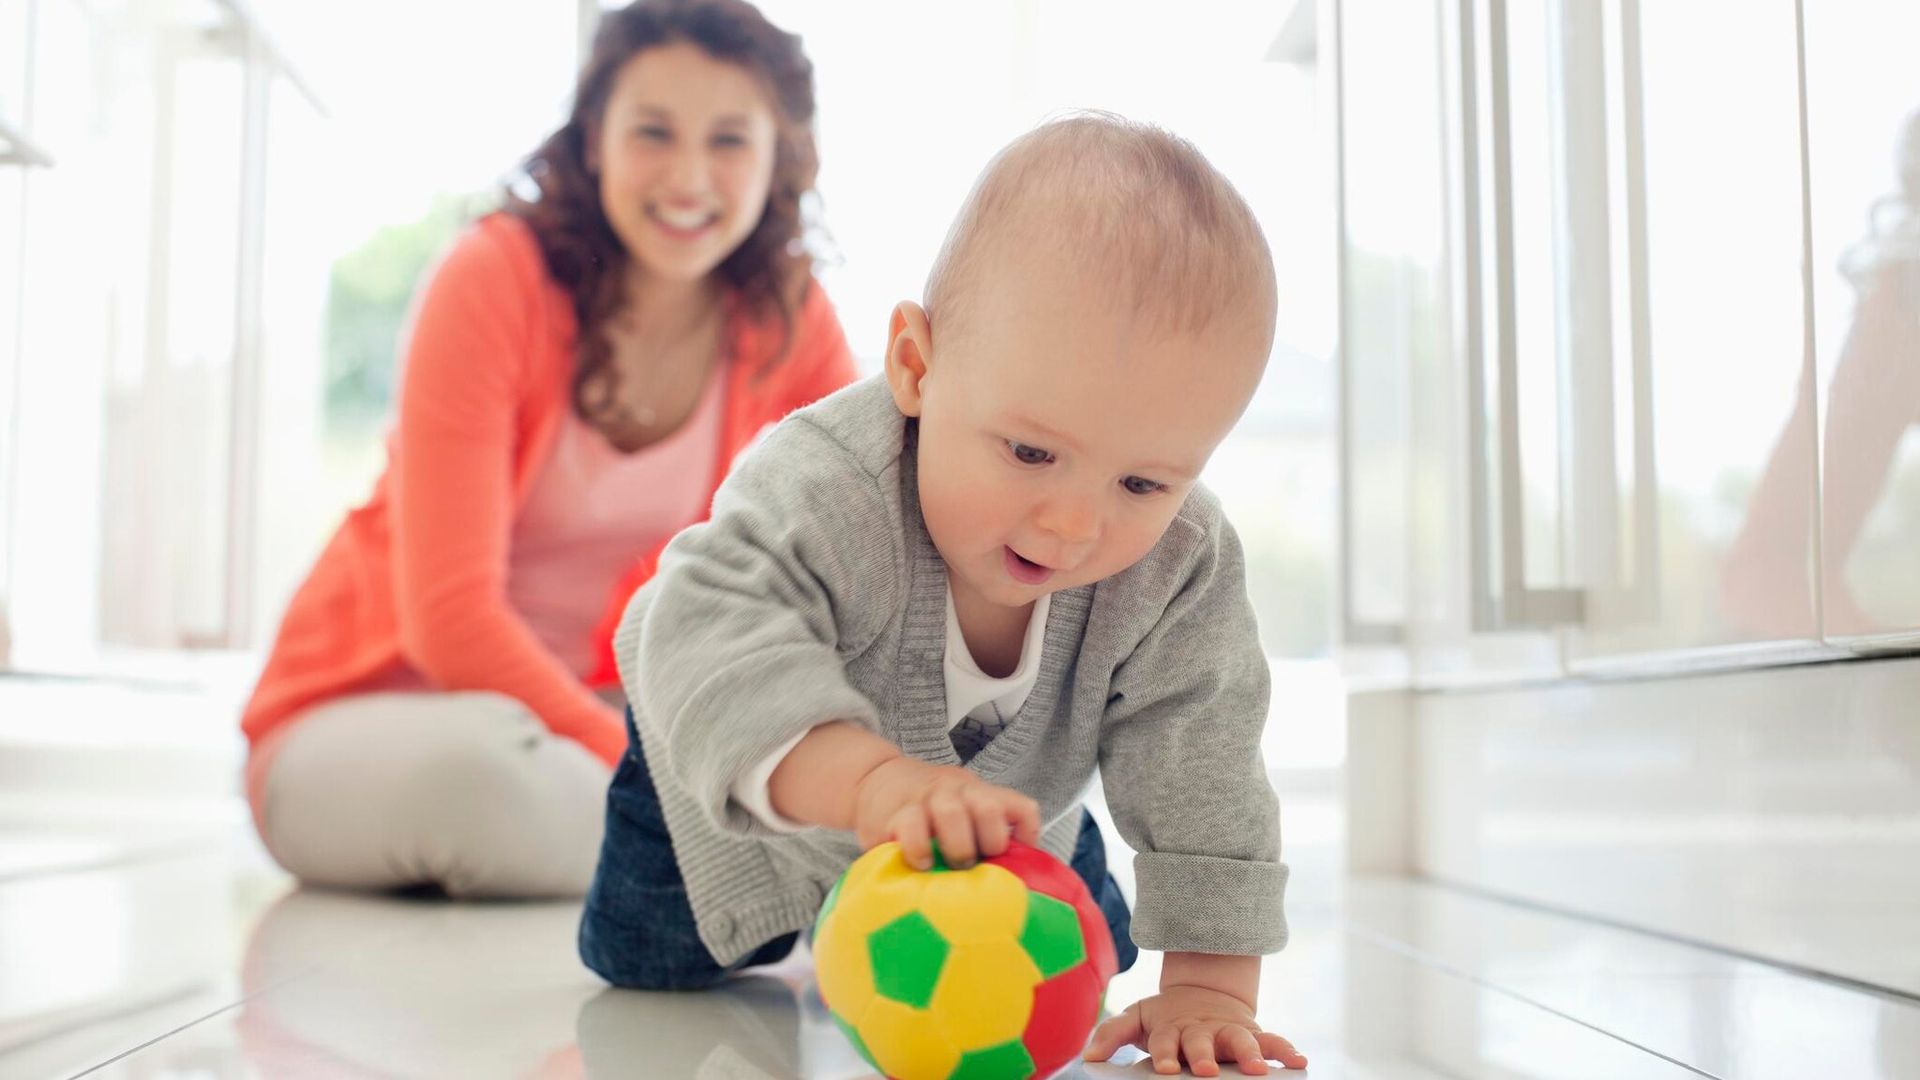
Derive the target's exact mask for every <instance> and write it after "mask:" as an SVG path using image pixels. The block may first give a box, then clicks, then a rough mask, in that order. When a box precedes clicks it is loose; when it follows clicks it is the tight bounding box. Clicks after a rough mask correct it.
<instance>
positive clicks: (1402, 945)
mask: <svg viewBox="0 0 1920 1080" xmlns="http://www.w3.org/2000/svg"><path fill="white" fill-rule="evenodd" d="M1346 931H1347V933H1348V934H1351V935H1353V936H1354V937H1357V938H1359V939H1360V940H1362V941H1366V942H1369V943H1371V944H1373V945H1377V946H1379V947H1380V948H1383V949H1386V950H1387V951H1388V952H1393V953H1398V954H1400V955H1401V956H1404V957H1406V958H1407V959H1409V960H1412V961H1414V962H1416V963H1418V964H1422V965H1424V966H1426V967H1430V968H1432V969H1434V970H1435V971H1439V972H1442V973H1444V974H1447V975H1451V976H1453V977H1454V978H1456V979H1460V980H1463V981H1465V982H1468V983H1471V984H1472V985H1474V986H1477V987H1479V988H1481V989H1482V990H1486V991H1488V992H1489V993H1494V994H1499V995H1500V996H1501V997H1504V998H1508V999H1510V1000H1513V1001H1517V1002H1520V1003H1521V1004H1522V1005H1527V1006H1530V1007H1532V1008H1535V1009H1539V1010H1540V1011H1541V1012H1544V1013H1547V1014H1548V1015H1550V1016H1557V1017H1559V1018H1560V1019H1562V1020H1565V1021H1567V1022H1568V1023H1570V1024H1575V1025H1578V1026H1580V1027H1583V1028H1586V1029H1587V1030H1588V1031H1591V1032H1593V1033H1595V1034H1597V1035H1601V1036H1603V1037H1605V1038H1608V1039H1612V1040H1613V1041H1614V1042H1617V1043H1619V1044H1621V1045H1622V1046H1630V1047H1632V1048H1634V1049H1635V1050H1638V1051H1640V1052H1641V1053H1643V1054H1647V1055H1648V1056H1650V1057H1656V1058H1659V1059H1660V1060H1661V1061H1664V1062H1667V1063H1668V1064H1670V1065H1674V1066H1677V1067H1679V1068H1682V1069H1685V1070H1687V1071H1688V1072H1690V1073H1693V1074H1694V1075H1695V1076H1705V1077H1709V1078H1710V1080H1726V1077H1723V1076H1721V1075H1720V1074H1719V1073H1713V1072H1708V1071H1707V1070H1705V1069H1702V1068H1700V1067H1699V1066H1697V1065H1691V1064H1688V1063H1687V1062H1684V1061H1681V1060H1680V1059H1679V1058H1676V1057H1673V1056H1671V1055H1668V1054H1663V1053H1661V1052H1660V1051H1658V1050H1655V1049H1653V1048H1652V1047H1650V1046H1643V1045H1641V1044H1640V1043H1637V1042H1634V1041H1633V1040H1632V1039H1629V1038H1627V1037H1626V1036H1624V1035H1620V1034H1617V1033H1615V1032H1612V1031H1608V1030H1607V1029H1605V1028H1603V1027H1600V1026H1598V1025H1597V1024H1594V1023H1591V1022H1589V1021H1586V1020H1582V1019H1580V1018H1579V1017H1577V1016H1574V1015H1572V1014H1570V1013H1566V1012H1562V1011H1561V1010H1559V1009H1556V1008H1554V1007H1553V1006H1551V1005H1548V1004H1546V1003H1545V1002H1541V1001H1535V1000H1534V999H1532V998H1530V997H1528V996H1527V995H1525V994H1522V993H1519V992H1518V991H1515V990H1510V989H1508V988H1507V987H1504V986H1499V985H1497V984H1495V983H1493V982H1490V981H1488V980H1487V979H1486V978H1485V977H1483V976H1480V975H1476V974H1474V973H1473V972H1470V971H1467V970H1465V969H1464V968H1460V967H1457V966H1455V965H1453V964H1450V963H1448V962H1446V961H1444V960H1441V959H1440V958H1439V957H1437V956H1434V955H1433V954H1431V953H1428V952H1426V951H1424V950H1421V949H1418V948H1415V947H1414V946H1412V945H1409V944H1407V943H1406V942H1404V941H1400V940H1398V939H1396V938H1391V937H1388V936H1387V935H1385V934H1382V933H1380V932H1379V931H1377V930H1370V929H1367V928H1365V927H1361V926H1356V925H1354V924H1353V923H1351V922H1349V923H1347V926H1346Z"/></svg>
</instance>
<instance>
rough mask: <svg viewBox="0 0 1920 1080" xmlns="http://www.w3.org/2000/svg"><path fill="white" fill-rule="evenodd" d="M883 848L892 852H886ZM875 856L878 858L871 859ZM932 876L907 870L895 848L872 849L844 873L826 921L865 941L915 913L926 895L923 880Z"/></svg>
mask: <svg viewBox="0 0 1920 1080" xmlns="http://www.w3.org/2000/svg"><path fill="white" fill-rule="evenodd" d="M884 848H892V849H893V850H892V851H891V852H886V851H884V850H883V849H884ZM876 854H878V855H881V858H879V859H874V856H875V855H876ZM870 859H871V860H873V861H872V862H871V863H869V862H868V860H870ZM856 872H857V874H856ZM935 876H937V875H933V874H924V873H920V872H918V871H916V870H914V869H913V868H912V867H910V866H908V865H907V862H906V860H905V859H903V858H901V857H900V849H899V845H897V844H886V845H883V846H882V847H877V848H874V849H873V850H872V851H869V852H868V853H866V854H865V855H862V856H861V857H860V859H859V860H858V861H857V862H855V863H854V864H853V866H852V867H851V868H850V869H848V871H847V880H846V884H844V885H842V886H840V899H839V900H838V901H836V902H835V903H834V905H833V911H832V912H830V913H829V914H828V916H827V921H828V922H829V923H832V924H836V925H837V926H839V927H840V928H841V929H843V930H845V931H846V932H847V933H849V934H850V935H853V936H859V937H865V936H866V935H867V934H869V933H872V932H873V931H875V930H878V929H879V928H881V927H882V926H885V925H887V924H888V923H890V922H892V921H893V920H895V919H897V918H899V917H900V916H902V915H905V914H906V913H908V912H910V911H917V910H919V908H920V900H921V897H923V896H925V895H926V889H927V879H928V878H930V877H935Z"/></svg>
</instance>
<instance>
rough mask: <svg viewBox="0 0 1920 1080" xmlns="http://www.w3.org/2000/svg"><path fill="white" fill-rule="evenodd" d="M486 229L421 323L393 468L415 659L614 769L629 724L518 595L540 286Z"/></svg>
mask: <svg viewBox="0 0 1920 1080" xmlns="http://www.w3.org/2000/svg"><path fill="white" fill-rule="evenodd" d="M524 274H525V271H524V269H523V268H520V267H517V266H516V265H515V261H514V259H513V256H512V254H511V253H510V252H508V251H507V250H506V249H505V248H504V247H503V246H502V244H501V242H500V239H499V238H498V237H497V236H496V235H495V234H494V233H493V232H491V231H490V230H489V228H488V227H487V226H486V225H485V224H484V223H483V224H482V225H481V226H480V227H477V228H475V229H472V230H470V231H468V232H467V233H466V234H465V235H464V236H462V238H461V239H460V240H459V241H458V242H457V243H456V244H455V245H454V247H453V248H452V249H451V250H450V251H449V252H448V254H447V256H446V258H445V259H444V260H443V261H442V262H441V263H440V265H439V266H438V267H437V268H436V269H435V271H434V273H433V276H432V279H431V280H430V281H429V282H428V284H427V287H426V289H425V291H424V293H423V294H422V296H421V298H420V301H419V303H418V306H417V308H416V310H415V313H414V321H413V329H412V333H411V335H410V337H409V340H408V344H407V352H406V367H405V371H404V372H403V374H402V382H401V389H400V408H399V422H398V427H397V430H396V434H395V450H394V465H393V480H394V484H393V501H394V507H393V522H394V524H393V531H394V535H393V545H394V578H395V580H394V589H395V596H396V605H395V606H396V614H397V619H398V622H399V630H400V640H401V647H402V649H403V650H404V652H405V654H406V656H407V659H408V660H409V661H410V662H411V663H412V664H413V665H414V666H415V667H416V668H417V669H418V670H419V671H420V672H421V673H422V674H424V675H426V676H427V677H428V678H429V679H430V680H432V681H433V682H434V683H435V684H437V685H439V686H441V687H444V688H446V689H449V690H493V691H497V692H499V693H502V694H507V695H509V696H511V697H513V698H515V699H517V700H519V701H520V702H522V703H523V704H525V705H526V706H527V707H528V708H530V709H531V710H533V712H534V713H535V714H536V715H537V716H539V717H540V719H541V720H542V721H543V722H544V723H545V724H546V725H547V727H548V728H549V729H551V730H552V731H553V732H554V733H555V734H556V735H560V736H564V737H566V738H570V739H574V740H576V741H578V742H579V743H581V744H582V745H583V746H585V747H586V748H587V749H588V750H590V751H592V752H593V753H594V755H595V756H597V757H599V758H600V759H601V760H603V761H606V762H608V763H609V764H611V763H613V762H615V761H617V760H618V759H619V757H620V755H621V754H622V753H623V752H624V751H625V747H626V737H625V729H624V724H623V722H622V718H621V717H620V716H619V714H617V713H616V712H615V711H614V710H613V709H612V708H611V707H610V706H609V705H607V704H606V703H605V702H603V701H601V700H600V699H599V698H598V697H597V696H595V695H594V693H593V692H592V691H591V690H589V689H588V688H587V687H586V685H585V684H584V683H582V682H581V681H580V680H579V679H578V678H576V677H575V676H574V674H573V673H572V672H571V671H569V670H568V669H567V667H566V665H565V664H563V663H562V662H561V661H560V659H559V657H557V656H555V655H554V654H553V653H552V652H551V651H550V650H549V649H547V647H546V646H545V644H543V643H542V642H541V641H540V640H539V638H538V637H537V636H536V635H535V634H534V632H533V630H532V629H531V628H530V627H528V626H527V624H526V623H525V621H524V620H522V619H521V618H520V616H519V615H518V614H517V613H516V612H515V611H514V610H513V608H512V606H511V605H510V604H509V603H508V602H507V598H506V575H507V557H508V544H509V539H510V535H511V527H512V515H513V493H512V486H513V462H514V454H515V443H516V439H517V437H518V434H517V432H518V414H519V401H520V396H521V394H522V393H523V391H524V388H523V386H522V381H523V380H524V379H525V378H526V377H527V376H526V370H527V363H526V357H527V355H528V353H527V350H528V349H529V348H530V347H531V342H530V340H529V338H530V334H531V327H532V310H533V305H534V304H535V303H536V302H537V288H538V284H537V282H530V281H527V280H525V277H524Z"/></svg>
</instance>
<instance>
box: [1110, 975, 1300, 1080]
mask: <svg viewBox="0 0 1920 1080" xmlns="http://www.w3.org/2000/svg"><path fill="white" fill-rule="evenodd" d="M1128 1043H1132V1044H1133V1045H1135V1046H1137V1047H1139V1048H1140V1049H1142V1050H1145V1051H1146V1052H1147V1053H1149V1054H1151V1055H1153V1071H1154V1072H1157V1073H1177V1072H1179V1071H1180V1061H1181V1059H1182V1058H1183V1057H1184V1058H1185V1059H1186V1063H1187V1068H1189V1069H1191V1070H1193V1075H1195V1076H1219V1075H1220V1059H1221V1058H1225V1059H1227V1060H1229V1061H1235V1062H1238V1063H1239V1065H1240V1071H1241V1072H1243V1073H1246V1074H1247V1075H1249V1076H1257V1075H1260V1074H1262V1073H1265V1072H1266V1071H1267V1059H1268V1058H1275V1059H1277V1060H1278V1061H1279V1062H1280V1063H1281V1064H1282V1065H1285V1066H1286V1067H1287V1068H1289V1069H1304V1068H1306V1067H1307V1059H1306V1057H1305V1055H1303V1054H1301V1053H1300V1052H1299V1051H1298V1050H1295V1049H1294V1048H1293V1044H1292V1043H1290V1042H1288V1041H1287V1040H1285V1039H1283V1038H1281V1037H1280V1036H1278V1035H1276V1034H1274V1033H1273V1032H1271V1031H1262V1030H1260V1023H1259V1021H1257V1020H1255V1019H1254V1018H1253V1010H1252V1009H1250V1008H1248V1007H1247V1004H1246V1002H1244V1001H1241V1000H1240V999H1239V998H1237V997H1234V996H1233V995H1232V994H1224V993H1221V992H1220V991H1218V990H1208V989H1205V988H1204V987H1199V986H1174V987H1169V988H1167V989H1165V990H1162V991H1160V992H1159V993H1158V994H1155V995H1153V996H1152V997H1150V998H1143V999H1141V1000H1140V1001H1138V1002H1136V1003H1134V1004H1133V1005H1132V1006H1131V1007H1129V1008H1128V1009H1127V1011H1126V1012H1123V1013H1121V1014H1120V1015H1119V1016H1116V1017H1113V1018H1112V1019H1110V1020H1108V1021H1107V1022H1106V1023H1104V1024H1101V1025H1100V1026H1099V1027H1098V1028H1096V1029H1094V1032H1093V1041H1092V1042H1091V1043H1089V1044H1088V1046H1087V1053H1086V1060H1088V1061H1105V1060H1107V1059H1108V1058H1110V1057H1112V1056H1113V1052H1114V1051H1115V1050H1118V1049H1120V1048H1121V1047H1122V1046H1125V1045H1127V1044H1128Z"/></svg>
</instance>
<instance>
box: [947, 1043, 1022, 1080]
mask: <svg viewBox="0 0 1920 1080" xmlns="http://www.w3.org/2000/svg"><path fill="white" fill-rule="evenodd" d="M1033 1072H1034V1064H1033V1055H1032V1054H1029V1053H1027V1048H1026V1046H1025V1045H1023V1044H1022V1043H1021V1042H1020V1040H1019V1039H1014V1040H1013V1041H1011V1042H1003V1043H1001V1044H1000V1045H999V1046H990V1047H988V1048H986V1049H985V1050H975V1051H972V1052H971V1053H967V1054H962V1055H961V1056H960V1064H958V1065H956V1066H954V1069H953V1072H951V1073H949V1074H947V1080H1026V1078H1027V1077H1029V1076H1032V1075H1033Z"/></svg>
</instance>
